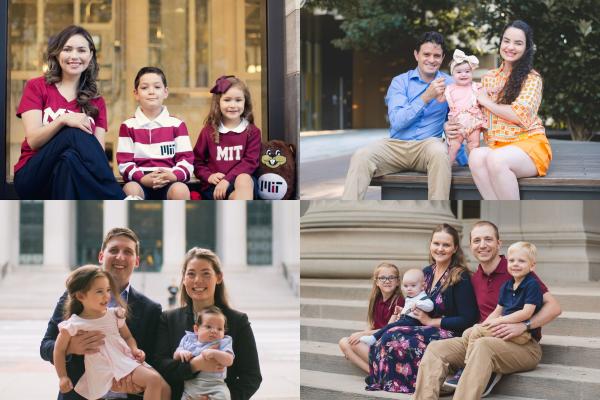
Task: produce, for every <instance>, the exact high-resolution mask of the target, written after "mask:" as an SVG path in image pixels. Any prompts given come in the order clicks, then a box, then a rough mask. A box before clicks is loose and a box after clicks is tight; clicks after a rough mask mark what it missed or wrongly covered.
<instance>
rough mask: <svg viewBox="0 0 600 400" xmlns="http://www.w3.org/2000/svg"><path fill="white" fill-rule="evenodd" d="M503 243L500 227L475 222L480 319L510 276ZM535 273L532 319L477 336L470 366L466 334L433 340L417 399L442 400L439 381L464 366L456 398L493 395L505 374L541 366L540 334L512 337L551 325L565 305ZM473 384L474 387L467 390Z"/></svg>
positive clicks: (470, 399)
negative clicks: (521, 340) (538, 295)
mask: <svg viewBox="0 0 600 400" xmlns="http://www.w3.org/2000/svg"><path fill="white" fill-rule="evenodd" d="M501 245H502V242H501V241H500V238H499V234H498V228H497V227H496V225H494V224H493V223H492V222H489V221H479V222H477V223H476V224H475V225H473V228H472V229H471V236H470V246H471V253H472V254H473V256H474V257H475V258H476V259H477V261H479V266H478V267H477V272H475V274H473V276H472V277H471V283H472V284H473V289H474V291H475V298H476V300H477V306H478V307H479V321H480V322H482V321H485V319H486V318H487V316H488V315H489V314H490V313H491V312H492V311H493V310H494V309H495V308H496V305H497V304H498V298H499V295H500V288H501V287H502V285H503V284H504V283H505V282H506V281H508V280H509V279H512V276H511V275H510V274H509V273H508V270H507V261H506V258H505V257H504V256H502V255H500V254H499V251H500V247H501ZM531 275H532V276H533V277H534V278H535V279H536V280H537V281H538V283H539V285H540V288H541V291H542V294H543V305H542V309H541V310H540V311H539V312H538V313H536V314H535V315H534V316H533V317H532V318H531V320H527V321H525V322H519V323H515V324H500V325H498V326H496V327H494V328H492V332H493V335H494V337H486V338H481V339H480V340H477V341H476V342H475V344H474V346H473V349H472V351H471V352H470V355H469V359H468V360H467V363H466V364H465V356H466V349H467V341H466V339H465V338H464V336H463V337H458V338H452V339H445V340H438V341H434V342H431V343H430V344H429V346H427V350H426V351H425V355H424V356H423V358H422V360H421V364H420V365H419V373H418V375H417V383H416V389H415V394H414V397H413V400H424V399H428V400H429V399H438V398H439V393H440V387H441V383H442V382H443V381H444V378H445V377H446V376H447V375H448V373H449V372H450V370H451V369H452V370H457V369H461V368H464V372H463V373H462V375H461V376H460V379H459V380H458V383H457V387H456V396H455V398H456V399H460V400H475V399H479V398H480V397H479V396H477V397H469V394H465V392H469V393H473V392H475V393H477V392H479V393H482V392H483V393H485V392H488V393H489V390H491V387H492V386H493V384H495V383H496V382H498V380H499V377H500V376H501V375H505V374H512V373H515V372H521V371H528V370H531V369H534V368H535V367H536V366H537V364H538V363H539V362H540V359H541V358H542V350H541V347H540V344H539V339H540V338H541V333H540V336H539V337H537V338H536V340H531V341H529V342H528V343H527V344H525V345H520V344H516V343H513V342H511V341H510V339H511V338H514V337H517V336H519V335H521V334H522V333H524V332H527V331H531V330H534V329H536V328H541V327H542V326H544V325H546V324H548V323H549V322H551V321H553V320H554V319H555V318H556V317H558V316H559V315H560V313H561V309H560V305H559V304H558V302H557V301H556V299H555V298H554V296H552V295H551V294H550V293H549V292H548V288H547V287H546V286H545V285H544V284H543V282H541V281H540V279H539V278H538V277H537V275H535V273H533V272H531ZM473 388H474V389H475V390H466V389H473ZM481 389H483V390H481ZM488 389H489V390H488ZM459 395H460V397H459Z"/></svg>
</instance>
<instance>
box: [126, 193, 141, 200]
mask: <svg viewBox="0 0 600 400" xmlns="http://www.w3.org/2000/svg"><path fill="white" fill-rule="evenodd" d="M123 200H144V199H143V198H141V197H140V196H135V195H132V194H130V195H129V196H127V197H125V198H124V199H123Z"/></svg>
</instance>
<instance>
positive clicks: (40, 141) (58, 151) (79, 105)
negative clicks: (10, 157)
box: [15, 25, 125, 199]
mask: <svg viewBox="0 0 600 400" xmlns="http://www.w3.org/2000/svg"><path fill="white" fill-rule="evenodd" d="M46 61H47V67H48V69H47V71H46V72H45V74H44V76H41V77H38V78H34V79H31V80H29V81H27V83H26V84H25V88H24V89H23V96H22V98H21V102H20V103H19V107H18V109H17V117H19V118H21V119H22V120H23V126H24V128H25V140H23V143H22V145H21V157H20V158H19V161H18V162H17V164H16V165H15V189H16V191H17V193H18V194H19V197H21V198H22V199H123V198H124V197H125V195H124V193H123V191H122V190H121V188H120V186H119V184H118V183H117V182H116V180H115V177H114V175H113V172H112V170H111V169H110V166H109V165H108V161H107V159H106V156H105V154H104V135H105V133H106V129H107V126H108V123H107V119H106V105H105V103H104V99H103V98H102V96H100V94H99V93H98V87H97V85H96V79H97V77H98V63H97V61H96V47H95V46H94V41H93V40H92V37H91V35H90V33H89V32H88V31H86V30H85V29H83V28H82V27H80V26H75V25H71V26H68V27H67V28H65V29H63V31H62V32H60V33H59V34H57V35H56V36H54V37H52V38H50V40H49V41H48V49H47V60H46Z"/></svg>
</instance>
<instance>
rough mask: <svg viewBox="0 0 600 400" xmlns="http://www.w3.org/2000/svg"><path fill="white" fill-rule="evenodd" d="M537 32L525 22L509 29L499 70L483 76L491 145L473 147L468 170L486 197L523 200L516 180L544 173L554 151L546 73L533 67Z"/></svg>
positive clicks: (481, 98)
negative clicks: (544, 104) (544, 110)
mask: <svg viewBox="0 0 600 400" xmlns="http://www.w3.org/2000/svg"><path fill="white" fill-rule="evenodd" d="M534 52H535V48H534V44H533V31H532V29H531V28H530V27H529V25H527V24H526V23H525V22H523V21H519V20H517V21H514V22H512V23H510V24H508V25H507V26H506V27H505V28H504V32H503V33H502V41H501V43H500V56H501V57H502V59H503V62H502V65H501V66H500V68H497V69H494V70H492V71H490V72H489V73H488V74H487V75H486V76H484V77H483V79H482V84H483V88H484V90H481V91H480V92H479V94H478V96H477V101H478V102H479V104H481V105H482V106H483V107H484V111H485V112H486V114H487V115H488V121H489V122H488V126H487V131H486V132H485V135H484V137H485V141H486V143H487V146H488V147H479V148H476V149H473V150H472V151H471V153H470V154H469V168H470V169H471V174H472V175H473V180H474V181H475V184H476V185H477V189H478V190H479V193H480V194H481V196H482V197H483V198H484V199H485V200H519V185H518V182H517V178H525V177H531V176H544V175H546V171H547V170H548V167H549V165H550V161H551V160H552V150H551V149H550V143H549V142H548V139H547V138H546V133H545V129H544V125H543V123H542V120H541V119H540V117H539V116H538V114H537V112H538V109H539V107H540V103H541V100H542V77H541V76H540V74H538V73H537V72H536V71H535V70H534V69H533V54H534Z"/></svg>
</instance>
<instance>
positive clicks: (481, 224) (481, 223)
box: [469, 221, 500, 241]
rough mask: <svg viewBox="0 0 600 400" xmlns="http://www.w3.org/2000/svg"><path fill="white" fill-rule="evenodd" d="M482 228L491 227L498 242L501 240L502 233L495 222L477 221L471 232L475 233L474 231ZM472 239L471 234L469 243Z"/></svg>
mask: <svg viewBox="0 0 600 400" xmlns="http://www.w3.org/2000/svg"><path fill="white" fill-rule="evenodd" d="M480 226H491V227H492V229H493V230H494V234H495V235H496V240H500V233H498V227H497V226H496V224H494V223H493V222H490V221H477V222H476V223H475V225H473V226H472V227H471V231H473V229H475V228H477V227H480ZM470 239H471V232H469V241H471V240H470Z"/></svg>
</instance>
